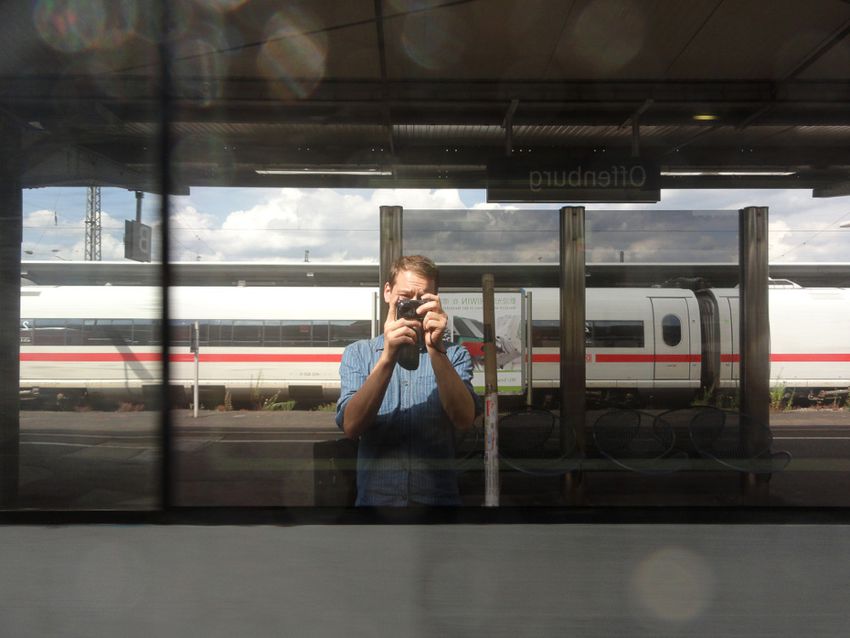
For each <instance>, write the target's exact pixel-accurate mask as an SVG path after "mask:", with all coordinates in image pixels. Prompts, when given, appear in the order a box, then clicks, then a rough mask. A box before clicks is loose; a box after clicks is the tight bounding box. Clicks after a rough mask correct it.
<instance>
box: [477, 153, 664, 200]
mask: <svg viewBox="0 0 850 638" xmlns="http://www.w3.org/2000/svg"><path fill="white" fill-rule="evenodd" d="M660 199H661V170H660V168H659V166H658V164H655V163H652V162H647V161H638V160H635V159H634V158H627V157H622V156H616V155H609V154H607V153H604V154H599V155H598V156H597V155H594V156H592V157H589V158H587V159H584V160H570V161H565V162H564V163H557V162H547V163H534V162H532V161H529V160H516V159H513V158H504V159H499V160H494V161H491V162H490V163H489V164H488V165H487V201H488V202H514V203H521V202H551V203H568V202H570V203H582V202H605V203H618V202H641V203H655V202H658V201H659V200H660Z"/></svg>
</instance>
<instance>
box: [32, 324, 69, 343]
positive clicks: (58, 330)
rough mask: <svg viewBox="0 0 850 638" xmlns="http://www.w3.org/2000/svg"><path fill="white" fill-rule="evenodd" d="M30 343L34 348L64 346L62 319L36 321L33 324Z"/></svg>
mask: <svg viewBox="0 0 850 638" xmlns="http://www.w3.org/2000/svg"><path fill="white" fill-rule="evenodd" d="M34 326H35V329H34V330H33V335H32V343H33V345H36V346H64V345H65V320H64V319H36V320H35V322H34Z"/></svg>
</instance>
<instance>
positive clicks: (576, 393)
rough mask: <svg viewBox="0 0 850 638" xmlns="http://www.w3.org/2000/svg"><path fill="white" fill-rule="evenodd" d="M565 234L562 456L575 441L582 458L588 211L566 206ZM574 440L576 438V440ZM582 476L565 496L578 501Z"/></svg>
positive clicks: (569, 481)
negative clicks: (585, 233) (577, 493)
mask: <svg viewBox="0 0 850 638" xmlns="http://www.w3.org/2000/svg"><path fill="white" fill-rule="evenodd" d="M560 234H561V263H560V285H561V298H560V308H561V387H560V404H561V423H560V426H561V427H560V442H561V454H562V455H564V456H565V455H567V454H569V453H570V452H571V451H572V447H573V446H572V441H573V440H575V448H576V450H577V452H578V454H579V455H580V456H582V457H583V456H585V454H586V452H587V440H586V433H585V428H586V425H585V386H586V380H585V378H586V374H585V372H586V370H585V351H584V350H585V348H584V323H585V281H584V278H585V236H584V207H583V206H565V207H563V208H561V210H560ZM573 437H574V438H573ZM581 479H582V477H581V473H580V472H578V471H571V472H569V473H567V475H566V481H565V485H564V488H565V492H566V494H567V495H568V496H569V497H571V500H575V497H576V490H577V489H578V486H579V485H580V483H581Z"/></svg>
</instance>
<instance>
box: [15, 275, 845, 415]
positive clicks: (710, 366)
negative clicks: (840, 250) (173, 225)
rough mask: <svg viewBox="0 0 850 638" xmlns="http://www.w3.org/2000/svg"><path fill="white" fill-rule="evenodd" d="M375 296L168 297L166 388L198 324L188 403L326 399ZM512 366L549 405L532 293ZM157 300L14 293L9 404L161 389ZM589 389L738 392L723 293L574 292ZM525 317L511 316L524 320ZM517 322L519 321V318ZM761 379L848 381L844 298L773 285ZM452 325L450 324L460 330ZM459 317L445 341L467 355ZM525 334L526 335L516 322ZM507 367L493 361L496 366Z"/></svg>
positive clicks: (543, 298)
mask: <svg viewBox="0 0 850 638" xmlns="http://www.w3.org/2000/svg"><path fill="white" fill-rule="evenodd" d="M376 292H377V291H376V290H375V289H370V288H338V287H293V288H271V287H269V288H266V287H209V286H206V287H176V288H172V289H171V298H170V301H171V307H170V311H171V316H172V317H173V324H172V348H171V358H170V363H171V367H170V376H171V383H172V384H173V385H174V386H177V388H178V390H179V391H178V395H182V396H186V397H188V396H191V387H192V385H193V384H194V373H195V365H194V355H193V353H192V352H191V351H190V347H189V346H190V338H191V332H192V329H193V326H194V323H195V322H198V327H199V337H200V353H199V359H200V361H199V387H200V388H201V390H202V399H201V402H202V403H206V407H215V404H217V403H219V402H221V401H222V400H223V397H224V392H225V390H227V391H229V392H230V394H231V396H232V397H233V399H234V400H235V401H240V400H243V401H244V400H251V399H253V400H258V399H259V398H260V397H261V396H268V395H270V394H273V393H277V396H278V397H279V398H280V399H285V398H293V399H297V400H304V401H313V402H319V401H332V400H334V399H335V398H336V396H337V395H338V393H339V375H338V368H339V361H340V358H341V355H342V351H343V348H344V347H345V346H346V345H347V344H349V343H352V342H353V341H355V340H357V339H361V338H368V337H370V336H372V335H373V334H374V330H375V328H374V326H375V321H374V317H375V311H376V310H375V307H376ZM530 292H531V295H530V298H531V305H532V308H531V317H532V325H531V327H530V328H531V329H530V330H527V329H526V330H521V332H522V333H523V334H524V335H528V338H527V339H523V343H522V344H521V347H522V348H525V349H526V350H525V354H526V355H529V354H530V356H525V357H521V359H522V360H523V361H530V362H531V363H530V369H526V370H525V371H524V374H523V378H524V379H526V380H527V379H529V378H530V379H531V383H532V386H533V388H534V390H535V392H536V393H538V394H539V393H543V394H546V393H548V394H551V395H554V396H556V395H557V388H558V377H559V365H558V363H559V355H558V352H559V351H558V345H559V320H558V317H559V312H558V291H557V290H555V289H531V290H530ZM160 294H161V293H160V290H159V289H158V288H151V287H143V286H127V287H125V286H27V287H23V288H22V291H21V349H20V358H21V390H22V396H26V395H30V396H34V395H39V396H40V397H42V398H44V397H48V398H49V397H55V396H56V395H57V394H58V393H61V394H63V395H65V396H68V395H74V394H80V393H86V394H87V395H88V396H89V397H92V398H97V397H105V398H109V397H112V398H113V399H122V400H129V401H140V402H141V401H145V400H148V399H149V398H150V397H149V396H148V395H149V393H153V394H152V395H151V396H153V395H155V394H156V393H157V392H158V390H157V388H158V386H159V380H160V378H161V372H160V370H161V365H162V358H161V353H160V345H159V342H158V330H159V327H158V326H159V323H158V322H159V313H160V306H161V304H160V299H159V295H160ZM586 314H587V322H586V326H585V335H586V347H587V350H586V352H587V355H586V356H587V386H588V389H589V390H591V391H593V392H595V393H598V394H600V395H603V396H605V397H608V398H612V395H620V396H621V397H622V396H630V397H638V398H639V397H643V398H646V397H652V396H659V395H663V394H670V393H675V394H678V395H680V396H685V397H692V396H693V395H695V394H697V393H700V392H704V391H706V390H707V389H712V390H730V389H734V388H735V387H736V386H737V383H738V357H739V354H738V352H739V351H738V348H739V343H738V294H737V290H735V289H709V290H703V291H699V292H696V293H695V292H692V291H691V290H687V289H679V288H640V289H637V288H618V289H612V288H589V289H588V290H587V312H586ZM526 316H527V312H526V313H523V318H525V317H526ZM523 320H525V319H523ZM770 323H771V384H772V385H774V386H781V387H784V388H786V389H788V390H789V391H790V390H792V389H793V390H796V391H797V392H798V393H803V394H808V393H810V392H814V391H817V390H820V389H829V388H844V389H846V388H847V387H848V386H850V290H847V289H843V288H799V287H792V288H771V290H770ZM462 324H463V325H462ZM471 324H474V321H473V322H470V321H469V320H468V319H467V320H465V321H464V320H462V319H459V320H458V321H457V322H456V325H455V329H456V333H455V334H454V338H455V340H456V341H458V342H463V343H464V345H466V346H467V347H468V348H469V349H470V351H471V352H472V353H473V355H475V354H476V353H477V351H478V350H479V348H478V346H477V345H476V340H478V339H479V337H480V335H476V334H475V333H476V330H475V328H474V325H472V326H471ZM525 328H527V326H525ZM511 358H514V359H516V358H517V357H507V359H511Z"/></svg>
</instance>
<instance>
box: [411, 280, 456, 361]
mask: <svg viewBox="0 0 850 638" xmlns="http://www.w3.org/2000/svg"><path fill="white" fill-rule="evenodd" d="M422 301H424V302H425V303H424V304H422V305H421V306H419V308H417V309H416V312H417V313H418V314H419V315H420V316H421V317H422V330H423V332H424V333H425V345H426V346H427V347H428V349H429V350H431V349H434V350H437V351H438V352H445V344H444V343H443V335H444V334H445V332H446V326H448V324H449V317H448V315H446V312H445V310H443V306H442V304H441V303H440V297H439V296H438V295H434V294H431V293H425V294H424V295H422Z"/></svg>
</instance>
